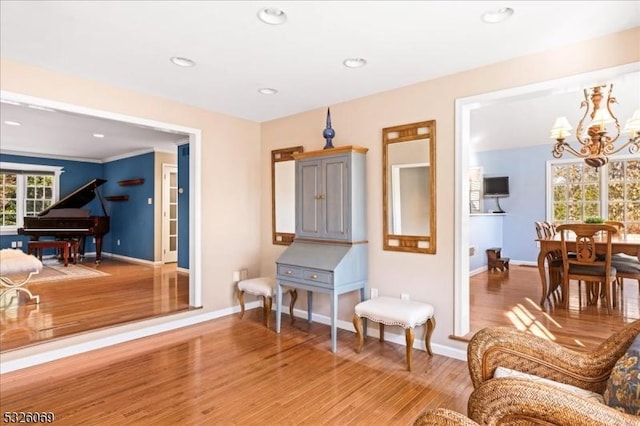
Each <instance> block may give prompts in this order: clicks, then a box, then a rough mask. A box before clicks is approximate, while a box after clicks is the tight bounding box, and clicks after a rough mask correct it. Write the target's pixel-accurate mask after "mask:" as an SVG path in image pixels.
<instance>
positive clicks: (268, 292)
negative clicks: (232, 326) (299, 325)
mask: <svg viewBox="0 0 640 426" xmlns="http://www.w3.org/2000/svg"><path fill="white" fill-rule="evenodd" d="M245 292H246V293H249V294H253V295H254V296H260V297H262V308H263V311H264V321H265V323H266V325H267V328H269V325H270V323H271V306H272V301H273V296H275V295H276V280H275V278H270V277H259V278H251V279H248V280H242V281H238V291H237V293H236V296H237V297H238V302H240V309H241V311H240V319H242V317H244V293H245ZM288 292H289V294H290V295H291V303H290V304H289V313H290V314H291V323H293V321H294V316H293V306H294V305H295V303H296V299H297V298H298V292H297V291H296V289H290V290H288Z"/></svg>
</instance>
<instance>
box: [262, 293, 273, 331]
mask: <svg viewBox="0 0 640 426" xmlns="http://www.w3.org/2000/svg"><path fill="white" fill-rule="evenodd" d="M262 297H263V298H264V301H263V302H262V305H263V308H264V322H265V324H266V325H267V328H270V324H271V304H272V298H271V296H262Z"/></svg>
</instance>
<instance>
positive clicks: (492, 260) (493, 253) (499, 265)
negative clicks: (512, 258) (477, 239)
mask: <svg viewBox="0 0 640 426" xmlns="http://www.w3.org/2000/svg"><path fill="white" fill-rule="evenodd" d="M501 251H502V249H501V248H500V247H493V248H489V249H487V269H489V271H493V270H494V269H495V270H498V269H499V270H500V271H504V270H505V269H506V270H507V271H508V270H509V258H508V257H502V255H501V254H500V252H501Z"/></svg>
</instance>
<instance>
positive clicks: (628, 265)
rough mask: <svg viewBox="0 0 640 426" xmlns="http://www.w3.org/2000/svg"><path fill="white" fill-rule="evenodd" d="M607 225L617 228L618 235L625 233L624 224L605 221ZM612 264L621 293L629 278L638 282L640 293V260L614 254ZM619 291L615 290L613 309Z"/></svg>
mask: <svg viewBox="0 0 640 426" xmlns="http://www.w3.org/2000/svg"><path fill="white" fill-rule="evenodd" d="M604 223H605V225H611V226H615V227H616V229H617V231H618V233H623V232H624V230H625V226H624V222H619V221H616V220H605V221H604ZM611 264H612V265H613V266H614V267H615V268H616V271H617V274H616V278H617V280H616V281H617V283H618V287H620V293H622V291H623V290H624V279H625V278H629V279H632V280H638V292H639V293H640V260H638V258H637V257H631V256H628V255H625V254H613V255H611ZM616 300H617V290H616V287H614V288H613V307H615V306H616Z"/></svg>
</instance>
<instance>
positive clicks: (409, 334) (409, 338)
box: [404, 328, 413, 371]
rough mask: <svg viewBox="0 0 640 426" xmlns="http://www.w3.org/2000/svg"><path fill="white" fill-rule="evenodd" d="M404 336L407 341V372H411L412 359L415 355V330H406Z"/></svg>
mask: <svg viewBox="0 0 640 426" xmlns="http://www.w3.org/2000/svg"><path fill="white" fill-rule="evenodd" d="M404 334H405V337H406V339H407V370H409V371H411V357H412V354H413V329H412V328H406V329H405V331H404Z"/></svg>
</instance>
